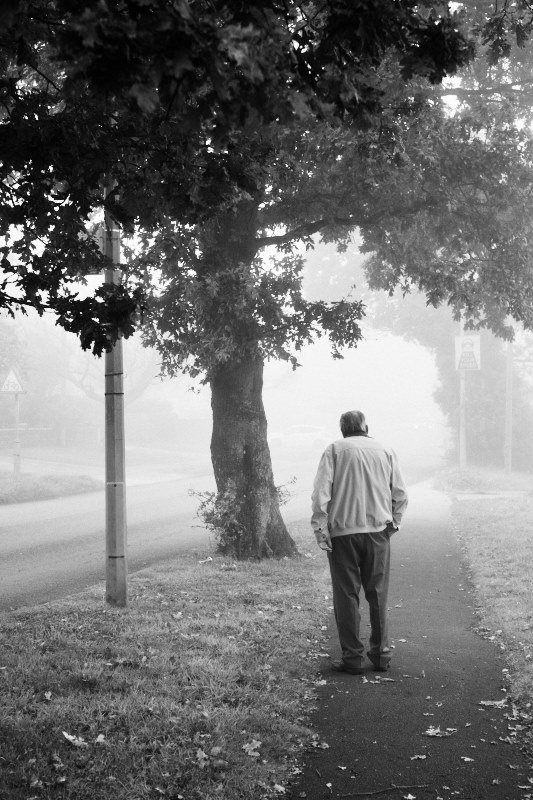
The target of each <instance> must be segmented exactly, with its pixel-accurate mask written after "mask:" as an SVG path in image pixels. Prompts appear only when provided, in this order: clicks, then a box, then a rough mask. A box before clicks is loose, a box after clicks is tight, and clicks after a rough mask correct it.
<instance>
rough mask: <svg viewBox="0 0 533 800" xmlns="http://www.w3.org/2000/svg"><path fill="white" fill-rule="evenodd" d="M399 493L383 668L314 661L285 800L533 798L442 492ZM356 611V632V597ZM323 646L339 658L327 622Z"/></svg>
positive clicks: (530, 766)
mask: <svg viewBox="0 0 533 800" xmlns="http://www.w3.org/2000/svg"><path fill="white" fill-rule="evenodd" d="M410 495H411V497H410V506H409V510H408V515H407V517H406V520H405V524H404V526H403V527H402V531H401V533H399V534H397V535H396V536H394V537H393V538H392V550H393V553H392V568H391V590H390V597H389V605H390V623H389V624H390V635H391V640H392V643H393V644H394V651H393V652H394V658H393V663H392V666H391V669H390V671H389V672H387V673H381V674H378V673H375V672H373V671H371V669H370V665H368V666H369V669H368V672H366V673H365V675H364V676H362V677H361V676H350V675H339V674H335V673H332V672H330V671H329V669H328V664H329V660H326V659H324V667H323V669H322V675H321V677H322V678H323V679H325V681H326V682H325V684H324V685H321V686H319V693H320V694H319V698H320V699H319V707H318V709H317V711H316V712H315V713H314V715H313V719H312V722H313V726H314V728H315V730H316V732H317V733H318V739H317V741H316V745H317V746H316V747H315V748H313V749H312V750H311V751H310V752H309V753H308V756H307V763H306V764H305V766H304V767H303V772H302V774H301V775H300V776H299V780H298V782H297V783H296V784H295V785H293V787H292V788H291V790H290V792H289V793H288V797H289V798H290V800H297V799H298V798H307V800H322V798H332V799H333V798H341V797H353V798H374V797H377V798H409V799H410V800H412V799H413V798H416V800H424V799H425V798H435V799H437V798H442V800H526V799H527V798H528V797H529V798H533V762H532V761H531V758H529V759H528V754H527V753H526V752H524V750H523V749H522V748H521V743H520V740H519V739H515V736H516V735H517V734H516V731H515V728H516V727H517V725H519V722H520V720H519V719H513V713H514V712H513V707H512V705H511V704H510V703H509V701H508V699H507V697H506V694H505V691H504V686H505V682H504V676H503V675H502V670H504V669H505V663H504V660H503V658H502V654H501V652H500V649H499V647H498V646H497V645H496V644H495V643H494V642H491V641H489V640H485V639H483V638H481V637H480V636H479V635H478V634H476V633H475V631H474V628H475V625H476V623H477V618H476V615H475V612H474V608H473V603H474V595H473V589H472V586H471V584H470V583H469V579H468V575H467V573H466V571H465V570H464V566H463V563H462V559H461V553H460V549H459V548H458V545H457V543H456V541H455V540H454V537H453V535H452V533H451V526H450V518H449V504H448V500H447V498H446V497H445V496H444V495H442V494H441V493H438V492H434V491H432V490H431V489H430V488H429V486H427V485H422V484H419V485H418V486H417V487H414V489H413V491H412V492H411V493H410ZM363 608H364V610H363V620H362V630H363V632H364V631H365V630H367V629H368V614H367V605H366V601H364V600H363V602H362V609H363ZM325 649H326V651H327V652H329V653H330V655H331V658H332V659H333V660H336V659H338V658H339V657H340V650H339V646H338V641H337V635H336V630H335V627H334V623H333V620H332V622H331V626H330V629H329V631H328V645H327V647H326V648H325ZM502 701H503V702H502ZM431 729H433V734H435V733H439V731H440V734H441V735H430V733H431ZM428 731H429V732H430V733H427V732H428ZM395 787H397V788H395ZM400 787H401V788H400ZM527 787H529V788H527Z"/></svg>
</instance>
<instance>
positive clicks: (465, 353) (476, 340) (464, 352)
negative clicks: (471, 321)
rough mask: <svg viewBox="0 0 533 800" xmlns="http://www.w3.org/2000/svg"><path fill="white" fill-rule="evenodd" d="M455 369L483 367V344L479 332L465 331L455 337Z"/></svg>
mask: <svg viewBox="0 0 533 800" xmlns="http://www.w3.org/2000/svg"><path fill="white" fill-rule="evenodd" d="M455 369H458V370H469V371H470V370H476V369H481V344H480V337H479V334H476V333H464V334H463V335H462V336H456V337H455Z"/></svg>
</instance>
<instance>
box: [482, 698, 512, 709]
mask: <svg viewBox="0 0 533 800" xmlns="http://www.w3.org/2000/svg"><path fill="white" fill-rule="evenodd" d="M506 702H507V698H506V697H504V698H503V700H480V701H479V703H478V705H480V706H492V707H493V708H503V707H504V706H505V704H506Z"/></svg>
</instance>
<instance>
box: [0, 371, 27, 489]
mask: <svg viewBox="0 0 533 800" xmlns="http://www.w3.org/2000/svg"><path fill="white" fill-rule="evenodd" d="M0 392H3V393H5V394H13V395H15V437H14V441H13V472H14V473H15V475H19V474H20V395H21V394H25V390H24V389H23V388H22V384H21V382H20V381H19V379H18V378H17V375H16V373H15V370H13V369H10V370H9V372H8V374H7V377H6V379H5V380H4V383H3V384H2V388H1V389H0Z"/></svg>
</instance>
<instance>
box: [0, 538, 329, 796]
mask: <svg viewBox="0 0 533 800" xmlns="http://www.w3.org/2000/svg"><path fill="white" fill-rule="evenodd" d="M293 535H294V536H295V538H296V539H297V541H298V543H299V544H300V547H301V550H302V552H303V553H304V554H305V552H306V551H308V550H310V551H311V552H310V553H309V554H308V556H307V557H306V556H305V555H302V557H300V558H298V559H291V560H288V559H283V560H280V561H268V562H263V563H242V564H237V565H236V564H232V563H228V562H225V561H224V560H223V559H221V558H220V557H217V556H214V555H213V554H211V555H208V554H200V553H197V554H190V555H187V556H184V557H180V558H179V560H177V561H176V562H175V563H168V564H167V565H165V566H164V567H161V566H160V567H158V568H157V569H150V570H145V571H143V572H140V573H137V574H135V575H134V576H132V577H131V579H130V605H129V607H128V608H127V609H126V610H115V609H111V608H108V607H105V605H104V603H103V600H102V587H99V588H98V589H97V590H91V591H88V592H85V593H83V594H81V595H76V596H75V597H72V598H70V599H69V600H68V601H65V602H60V603H54V604H51V605H49V606H41V607H37V608H34V609H30V610H23V611H19V612H16V613H14V614H10V615H6V616H5V618H4V619H3V620H2V622H3V624H2V627H1V637H2V641H1V642H0V705H1V706H2V708H3V709H4V712H3V714H2V716H1V718H0V756H1V758H0V797H2V798H9V800H29V798H34V800H48V799H49V798H76V800H89V799H90V800H94V798H98V800H107V799H108V798H109V800H111V798H113V800H126V798H127V800H144V799H145V798H154V797H162V798H171V799H172V800H181V798H183V800H212V799H213V798H218V797H220V798H242V800H246V799H247V798H249V800H252V798H253V800H258V798H260V797H270V796H278V795H281V794H283V789H284V786H285V785H286V784H287V781H288V780H289V779H290V777H291V773H292V770H293V769H294V763H295V759H296V757H297V756H298V754H299V753H301V751H302V748H303V747H304V746H305V745H307V744H309V742H310V741H311V740H312V734H311V732H310V730H309V729H308V727H307V724H306V718H305V713H306V709H307V708H308V707H309V704H310V702H311V701H312V699H313V697H314V691H315V688H314V687H315V684H316V682H317V680H318V677H319V676H318V669H319V665H320V663H321V657H320V643H321V636H322V630H321V628H322V625H324V623H325V619H326V615H327V614H328V613H329V612H328V610H327V609H328V605H329V604H330V600H328V599H326V597H325V595H327V594H328V592H329V579H328V575H327V573H326V563H325V559H324V558H323V557H322V554H319V553H317V552H316V550H315V547H314V546H313V543H312V542H311V541H310V538H309V533H308V526H307V525H304V526H302V530H301V531H300V532H298V530H295V531H293ZM317 744H319V743H317Z"/></svg>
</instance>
